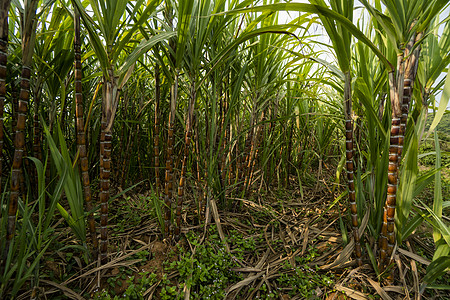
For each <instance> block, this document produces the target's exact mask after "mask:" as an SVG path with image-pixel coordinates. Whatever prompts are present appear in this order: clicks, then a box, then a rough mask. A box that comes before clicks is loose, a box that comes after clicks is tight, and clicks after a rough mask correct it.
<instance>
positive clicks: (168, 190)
mask: <svg viewBox="0 0 450 300" xmlns="http://www.w3.org/2000/svg"><path fill="white" fill-rule="evenodd" d="M177 89H178V77H177V76H175V82H174V83H173V85H172V87H171V101H170V102H171V103H170V114H169V129H168V133H167V158H166V174H165V181H166V184H165V190H164V194H165V200H164V202H165V216H164V236H165V237H166V238H168V237H169V235H170V217H171V214H172V191H173V140H174V139H173V127H174V123H175V122H174V121H175V107H176V97H177V92H178V91H177Z"/></svg>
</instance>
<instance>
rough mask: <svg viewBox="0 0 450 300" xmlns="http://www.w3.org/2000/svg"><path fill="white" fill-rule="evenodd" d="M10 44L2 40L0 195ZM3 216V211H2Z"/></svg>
mask: <svg viewBox="0 0 450 300" xmlns="http://www.w3.org/2000/svg"><path fill="white" fill-rule="evenodd" d="M7 49H8V42H7V38H6V39H5V38H4V37H1V38H0V193H1V192H2V191H1V189H2V175H3V174H2V166H3V110H4V105H5V96H6V63H7V59H8V54H7ZM0 215H1V209H0Z"/></svg>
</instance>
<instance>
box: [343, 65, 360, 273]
mask: <svg viewBox="0 0 450 300" xmlns="http://www.w3.org/2000/svg"><path fill="white" fill-rule="evenodd" d="M351 82H352V78H351V75H350V72H346V73H345V82H344V105H345V156H346V167H347V180H348V200H349V203H350V211H351V214H350V215H351V220H352V229H353V238H354V239H355V251H354V253H355V258H356V262H357V263H358V266H361V265H362V259H361V243H360V239H359V234H358V230H359V223H358V208H357V206H356V193H355V181H354V171H355V170H354V162H353V159H354V158H353V156H354V155H353V153H354V149H353V148H354V147H353V120H352V91H351V88H352V87H351Z"/></svg>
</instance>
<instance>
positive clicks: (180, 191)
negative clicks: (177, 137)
mask: <svg viewBox="0 0 450 300" xmlns="http://www.w3.org/2000/svg"><path fill="white" fill-rule="evenodd" d="M194 106H195V82H194V83H193V84H192V90H191V103H190V104H189V109H188V115H187V120H186V134H185V140H184V156H183V161H182V162H181V174H180V182H179V183H178V199H177V210H176V227H175V240H176V241H178V240H179V239H180V231H181V209H182V207H183V200H184V188H185V185H186V164H187V158H188V156H189V145H190V143H191V134H192V118H193V114H194Z"/></svg>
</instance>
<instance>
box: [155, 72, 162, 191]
mask: <svg viewBox="0 0 450 300" xmlns="http://www.w3.org/2000/svg"><path fill="white" fill-rule="evenodd" d="M160 97H161V80H160V76H159V66H158V65H156V66H155V133H154V136H153V139H154V140H153V141H154V144H153V149H154V155H155V185H156V195H157V196H158V197H159V190H160V188H161V182H160V179H159V101H160Z"/></svg>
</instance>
